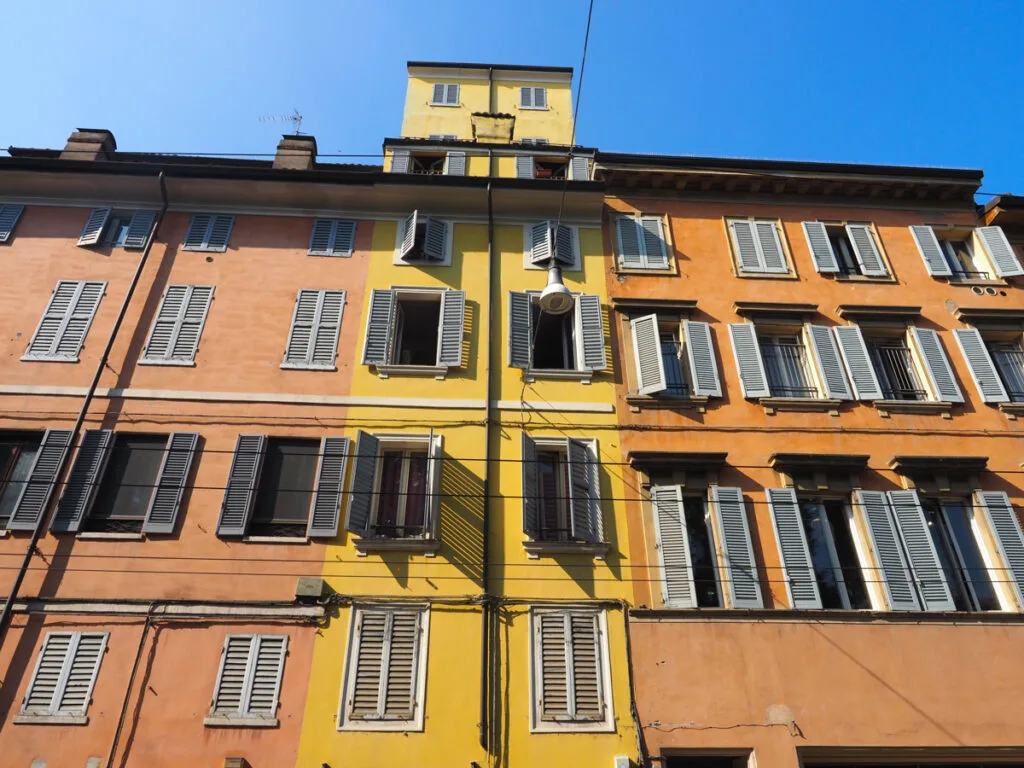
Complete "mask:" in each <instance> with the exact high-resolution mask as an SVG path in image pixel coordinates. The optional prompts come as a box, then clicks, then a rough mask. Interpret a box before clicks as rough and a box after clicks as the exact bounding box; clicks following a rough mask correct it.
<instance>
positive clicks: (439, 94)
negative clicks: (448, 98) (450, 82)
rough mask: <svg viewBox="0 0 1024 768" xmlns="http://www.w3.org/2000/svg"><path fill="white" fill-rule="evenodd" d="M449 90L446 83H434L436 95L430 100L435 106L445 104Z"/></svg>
mask: <svg viewBox="0 0 1024 768" xmlns="http://www.w3.org/2000/svg"><path fill="white" fill-rule="evenodd" d="M447 90H448V89H447V88H446V87H445V84H444V83H434V93H433V94H432V97H431V99H430V100H431V101H432V102H433V103H434V104H444V95H445V92H446V91H447Z"/></svg>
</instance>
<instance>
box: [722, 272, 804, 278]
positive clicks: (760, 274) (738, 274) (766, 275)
mask: <svg viewBox="0 0 1024 768" xmlns="http://www.w3.org/2000/svg"><path fill="white" fill-rule="evenodd" d="M736 277H744V278H748V277H749V278H752V279H754V280H799V278H798V277H797V276H796V275H794V274H793V273H792V272H743V271H742V270H737V271H736Z"/></svg>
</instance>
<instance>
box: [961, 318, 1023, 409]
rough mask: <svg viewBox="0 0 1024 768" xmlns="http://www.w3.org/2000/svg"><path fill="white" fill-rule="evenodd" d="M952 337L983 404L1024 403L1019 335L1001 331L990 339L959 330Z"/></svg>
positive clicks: (969, 329) (976, 332)
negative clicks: (954, 337) (968, 369)
mask: <svg viewBox="0 0 1024 768" xmlns="http://www.w3.org/2000/svg"><path fill="white" fill-rule="evenodd" d="M953 335H954V336H956V340H957V344H958V345H959V346H960V351H961V352H962V353H963V357H964V360H965V361H966V362H967V367H968V368H970V370H971V378H973V379H974V384H975V386H977V388H978V394H979V395H981V399H982V401H983V402H986V403H1007V402H1013V403H1019V402H1024V346H1022V344H1021V336H1020V334H1019V333H1013V334H1012V335H1007V334H1006V333H1003V332H999V333H997V334H995V335H994V336H993V337H991V338H987V337H986V336H983V335H982V333H981V331H980V330H978V329H977V328H956V329H955V330H954V331H953Z"/></svg>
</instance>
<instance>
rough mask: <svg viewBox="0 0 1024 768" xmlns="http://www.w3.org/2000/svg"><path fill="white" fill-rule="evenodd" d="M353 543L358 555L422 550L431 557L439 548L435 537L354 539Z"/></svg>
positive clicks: (439, 544) (438, 542) (439, 545)
mask: <svg viewBox="0 0 1024 768" xmlns="http://www.w3.org/2000/svg"><path fill="white" fill-rule="evenodd" d="M353 543H354V544H355V547H356V554H357V555H358V556H359V557H366V555H368V554H369V553H371V552H411V553H417V552H422V553H423V554H424V555H426V556H427V557H433V556H434V555H435V554H436V553H437V550H439V549H440V548H441V542H440V541H438V540H437V539H356V540H355V541H354V542H353Z"/></svg>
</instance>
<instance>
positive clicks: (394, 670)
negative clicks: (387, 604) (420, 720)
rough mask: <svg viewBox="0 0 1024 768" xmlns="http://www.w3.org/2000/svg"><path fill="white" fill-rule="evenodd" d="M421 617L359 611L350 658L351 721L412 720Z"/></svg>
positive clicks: (419, 614)
mask: <svg viewBox="0 0 1024 768" xmlns="http://www.w3.org/2000/svg"><path fill="white" fill-rule="evenodd" d="M422 619H423V613H422V611H396V610H384V609H358V615H357V619H356V621H357V625H356V644H357V647H356V649H355V652H354V653H353V654H352V657H351V658H350V661H349V664H350V671H349V675H350V676H351V678H352V680H351V683H350V684H349V691H348V701H347V705H346V710H347V715H348V717H349V718H350V719H352V720H363V721H366V720H371V721H372V720H380V721H408V720H412V719H413V718H414V717H415V712H416V701H417V683H418V676H419V657H420V643H421V642H424V641H423V640H422V639H421V637H420V635H421V633H422Z"/></svg>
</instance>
